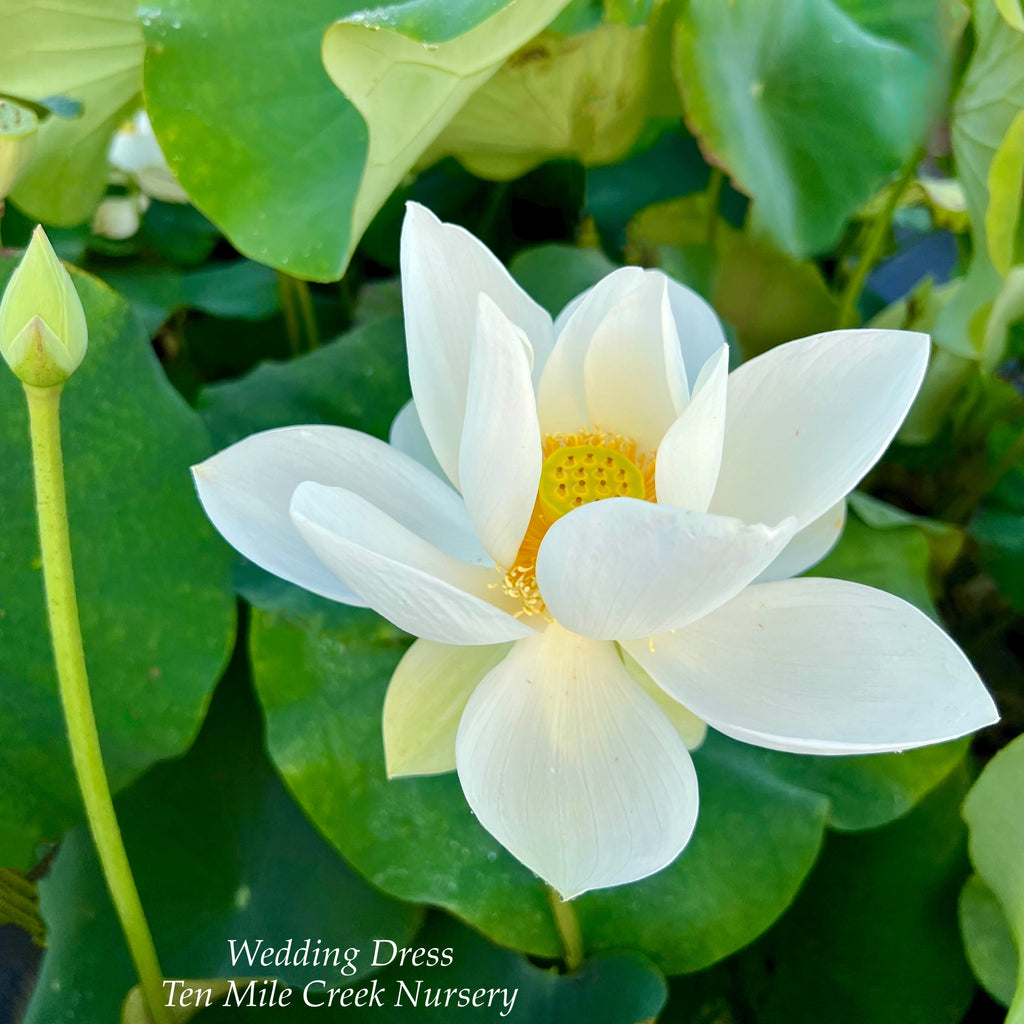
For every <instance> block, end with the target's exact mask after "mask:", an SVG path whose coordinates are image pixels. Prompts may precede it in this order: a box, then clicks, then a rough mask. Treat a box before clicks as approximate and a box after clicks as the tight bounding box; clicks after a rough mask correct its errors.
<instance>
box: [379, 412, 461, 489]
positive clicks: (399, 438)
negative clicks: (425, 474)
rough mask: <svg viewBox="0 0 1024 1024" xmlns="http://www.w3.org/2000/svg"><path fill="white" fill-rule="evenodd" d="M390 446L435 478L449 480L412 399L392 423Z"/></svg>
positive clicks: (389, 434) (389, 435)
mask: <svg viewBox="0 0 1024 1024" xmlns="http://www.w3.org/2000/svg"><path fill="white" fill-rule="evenodd" d="M388 444H390V445H391V447H392V448H397V449H398V450H399V451H400V452H403V453H404V454H405V455H408V456H409V457H410V458H412V459H415V460H416V461H417V462H418V463H419V464H420V465H421V466H423V467H424V468H425V469H429V470H430V472H431V473H433V474H434V475H435V476H437V477H440V478H441V479H442V480H446V479H447V478H446V477H445V475H444V470H443V469H442V468H441V463H439V462H438V461H437V456H436V455H434V450H433V449H432V448H431V447H430V442H429V441H428V440H427V435H426V432H425V431H424V430H423V424H422V423H420V416H419V413H418V412H417V411H416V403H415V402H414V401H413V400H412V399H411V398H410V399H409V401H408V402H406V403H405V405H403V406H402V408H401V409H399V410H398V414H397V415H396V416H395V418H394V419H393V420H392V421H391V430H390V432H389V433H388Z"/></svg>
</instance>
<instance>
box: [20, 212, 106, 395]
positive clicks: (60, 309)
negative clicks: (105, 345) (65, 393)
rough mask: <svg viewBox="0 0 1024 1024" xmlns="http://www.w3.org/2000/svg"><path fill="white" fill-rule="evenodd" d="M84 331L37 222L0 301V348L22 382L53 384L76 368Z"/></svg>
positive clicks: (66, 279) (76, 302)
mask: <svg viewBox="0 0 1024 1024" xmlns="http://www.w3.org/2000/svg"><path fill="white" fill-rule="evenodd" d="M88 337H89V334H88V328H87V326H86V322H85V310H83V309H82V302H81V300H80V299H79V298H78V292H76V291H75V286H74V285H73V284H72V283H71V276H70V275H69V274H68V272H67V271H66V270H65V269H64V265H63V264H62V263H61V261H60V260H59V259H58V258H57V254H56V253H55V252H54V251H53V246H51V245H50V240H49V239H48V238H47V237H46V233H45V232H44V231H43V229H42V228H41V227H37V228H36V229H35V231H34V232H32V241H31V242H29V246H28V248H27V249H26V250H25V255H24V256H23V257H22V260H21V263H19V264H18V266H17V268H16V269H15V271H14V273H13V274H12V275H11V279H10V281H9V282H8V284H7V290H6V291H5V292H4V297H3V300H2V301H0V353H2V354H3V357H4V359H6V360H7V364H8V365H9V366H10V368H11V369H12V370H13V371H14V373H15V375H16V376H17V377H18V378H19V379H20V380H21V381H23V382H24V383H25V384H31V385H33V386H34V387H37V388H47V387H54V386H55V385H57V384H63V383H64V381H66V380H67V379H68V377H70V376H71V374H72V373H74V372H75V370H76V369H78V365H79V364H80V363H81V361H82V359H83V358H84V357H85V349H86V346H87V344H88Z"/></svg>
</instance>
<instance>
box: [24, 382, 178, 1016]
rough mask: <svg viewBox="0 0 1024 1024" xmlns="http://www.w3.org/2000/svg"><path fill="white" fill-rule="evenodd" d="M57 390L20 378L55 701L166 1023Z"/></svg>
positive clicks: (157, 1011) (107, 869)
mask: <svg viewBox="0 0 1024 1024" xmlns="http://www.w3.org/2000/svg"><path fill="white" fill-rule="evenodd" d="M62 390H63V389H62V386H61V385H57V386H55V387H48V388H37V387H33V386H31V385H28V384H26V385H25V394H26V396H27V398H28V410H29V429H30V432H31V436H32V461H33V468H34V473H35V486H36V509H37V513H38V517H39V540H40V546H41V550H42V561H43V580H44V583H45V587H46V605H47V612H48V614H49V620H50V633H51V635H52V638H53V654H54V660H55V662H56V666H57V679H58V682H59V684H60V696H61V703H62V705H63V707H64V718H65V721H66V722H67V728H68V740H69V742H70V746H71V759H72V762H73V764H74V768H75V775H76V776H77V778H78V785H79V788H80V789H81V793H82V802H83V804H84V805H85V812H86V816H87V818H88V821H89V828H90V830H91V832H92V837H93V842H94V843H95V845H96V852H97V854H98V855H99V860H100V864H101V865H102V867H103V874H104V877H105V878H106V880H107V886H108V888H109V890H110V896H111V899H112V900H113V903H114V907H115V909H116V910H117V915H118V918H119V919H120V921H121V927H122V928H123V930H124V934H125V938H126V939H127V941H128V949H129V951H130V953H131V957H132V961H133V963H134V964H135V970H136V972H137V974H138V976H139V981H140V982H141V985H142V990H143V993H144V994H145V997H146V1003H147V1005H148V1008H149V1012H150V1017H151V1018H152V1021H153V1024H170V1016H169V1014H168V1011H167V1009H166V1007H165V1005H164V1001H163V995H162V973H161V971H160V964H159V962H158V961H157V955H156V949H155V948H154V946H153V938H152V935H151V934H150V931H149V925H148V924H147V922H146V917H145V914H144V913H143V910H142V903H141V901H140V900H139V893H138V890H137V889H136V888H135V880H134V878H133V877H132V870H131V866H130V865H129V863H128V855H127V853H126V852H125V848H124V842H123V840H122V838H121V830H120V828H119V827H118V824H117V816H116V814H115V812H114V802H113V799H112V798H111V795H110V786H109V783H108V782H107V775H106V771H105V769H104V767H103V755H102V752H101V750H100V739H99V734H98V733H97V730H96V718H95V715H94V713H93V706H92V698H91V696H90V694H89V680H88V676H87V675H86V668H85V652H84V650H83V647H82V630H81V625H80V623H79V618H78V598H77V596H76V594H75V579H74V572H73V569H72V564H71V539H70V536H69V532H68V510H67V500H66V496H65V490H64V462H63V458H62V455H61V444H60V395H61V391H62Z"/></svg>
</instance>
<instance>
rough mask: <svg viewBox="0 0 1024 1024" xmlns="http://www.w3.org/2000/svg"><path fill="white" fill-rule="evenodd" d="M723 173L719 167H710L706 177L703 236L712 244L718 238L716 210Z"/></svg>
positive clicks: (720, 196) (720, 197)
mask: <svg viewBox="0 0 1024 1024" xmlns="http://www.w3.org/2000/svg"><path fill="white" fill-rule="evenodd" d="M724 179H725V175H724V173H723V172H722V169H721V168H720V167H712V168H711V177H710V178H708V190H707V197H708V219H707V223H706V225H705V229H704V238H705V241H706V242H707V244H708V245H710V246H714V244H715V242H716V241H717V239H718V211H719V207H720V206H721V202H722V182H723V180H724Z"/></svg>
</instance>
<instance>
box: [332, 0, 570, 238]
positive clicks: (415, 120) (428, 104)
mask: <svg viewBox="0 0 1024 1024" xmlns="http://www.w3.org/2000/svg"><path fill="white" fill-rule="evenodd" d="M566 2H567V0H516V2H515V3H511V4H509V5H508V6H506V7H504V8H503V9H502V10H500V11H499V12H498V13H497V14H494V15H492V16H491V17H490V18H488V19H487V20H485V21H483V22H481V23H480V24H479V25H477V26H476V27H474V28H472V29H470V30H469V31H468V32H466V33H465V34H463V35H460V36H457V37H456V38H454V39H450V40H448V41H446V42H441V43H424V42H421V41H420V40H418V39H415V38H412V37H410V36H408V35H404V34H402V33H401V32H399V31H396V30H394V29H391V28H381V26H380V25H379V24H373V23H367V21H366V20H364V19H361V20H358V21H356V20H350V21H339V22H336V23H335V24H334V25H332V26H331V27H330V28H329V29H328V31H327V34H326V35H325V36H324V41H323V61H324V67H325V68H326V69H327V73H328V74H329V75H330V76H331V79H332V80H333V81H334V84H335V85H337V87H338V88H339V89H340V90H341V91H342V92H343V93H344V94H345V95H346V96H347V97H348V99H349V100H350V101H351V102H352V103H353V104H354V105H355V106H356V108H357V109H358V110H359V112H360V114H362V116H363V119H364V120H365V121H366V124H367V127H368V129H369V133H370V140H369V150H368V152H367V155H366V164H365V167H364V169H363V176H362V180H361V181H360V184H359V192H358V194H357V195H356V199H355V203H354V204H353V207H352V230H351V235H350V244H349V254H351V251H352V249H353V248H354V246H355V242H356V241H357V240H358V239H359V238H360V236H361V235H362V233H363V231H365V230H366V227H367V225H369V223H370V221H371V220H372V219H373V217H374V215H375V214H376V213H377V211H378V210H379V209H380V208H381V206H382V205H383V203H384V200H385V199H387V197H388V196H389V195H390V194H391V193H392V191H393V190H394V189H395V188H396V186H397V185H398V184H399V182H400V181H401V180H402V178H403V177H404V176H405V175H406V174H407V173H408V172H409V170H410V169H411V168H412V167H413V165H414V164H415V163H416V162H417V161H418V160H419V158H420V157H421V156H422V155H423V153H424V152H425V151H426V149H427V147H428V146H429V145H430V144H431V143H432V142H433V141H434V140H435V139H436V138H437V137H438V135H439V134H440V133H441V131H442V129H443V128H444V127H445V125H447V124H448V123H449V122H450V121H451V120H452V118H453V117H454V116H455V114H456V113H457V112H458V111H459V109H460V108H461V107H462V105H463V104H464V103H465V102H466V101H467V100H468V99H469V97H470V96H471V95H472V94H473V93H474V92H475V91H476V90H477V89H478V88H480V86H482V85H483V84H484V83H485V82H486V81H487V80H488V79H489V78H490V77H491V76H492V75H493V74H494V73H495V72H496V71H497V70H498V68H499V67H500V66H501V64H502V63H503V62H504V61H505V60H506V59H507V58H508V57H509V56H511V55H512V54H513V53H515V51H516V50H518V49H519V48H520V47H521V46H522V45H523V44H524V43H525V42H527V40H529V39H531V38H532V37H533V36H535V35H537V33H539V32H540V31H541V30H542V29H543V28H544V27H545V26H546V25H547V24H548V23H549V22H550V21H551V20H552V19H553V18H554V17H555V15H557V14H558V12H559V11H560V10H561V9H562V8H563V7H565V5H566ZM399 112H400V113H399Z"/></svg>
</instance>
